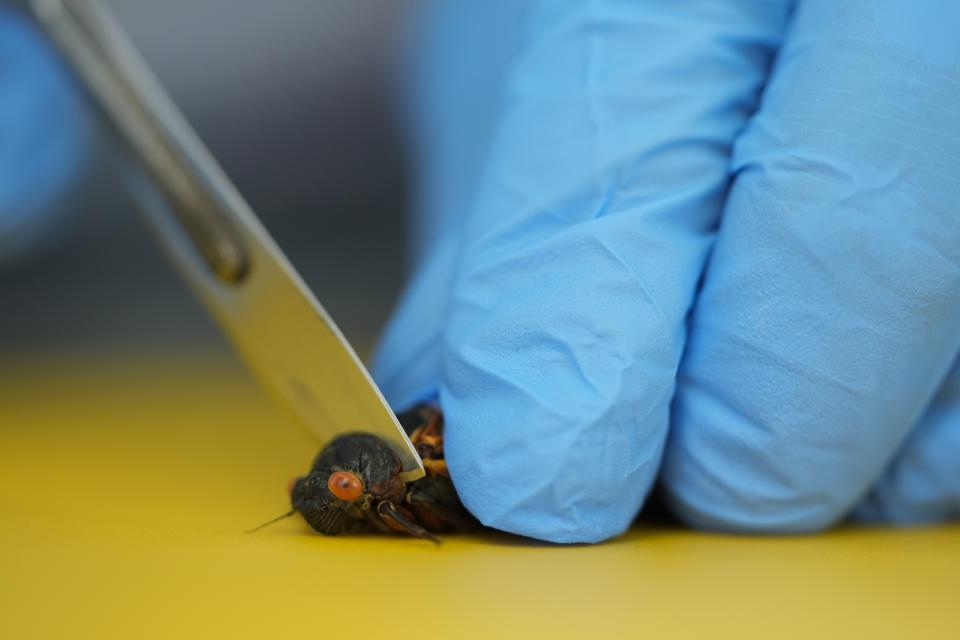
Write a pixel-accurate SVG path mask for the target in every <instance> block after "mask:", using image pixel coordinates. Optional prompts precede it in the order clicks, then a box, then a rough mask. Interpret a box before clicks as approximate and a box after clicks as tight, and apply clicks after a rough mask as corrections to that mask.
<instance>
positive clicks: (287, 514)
mask: <svg viewBox="0 0 960 640" xmlns="http://www.w3.org/2000/svg"><path fill="white" fill-rule="evenodd" d="M296 512H297V510H296V509H291V510H290V511H288V512H287V513H285V514H283V515H282V516H277V517H276V518H274V519H273V520H268V521H267V522H264V523H263V524H261V525H259V526H256V527H254V528H253V529H247V530H246V531H244V533H253V532H254V531H259V530H260V529H263V528H264V527H266V526H269V525H271V524H273V523H274V522H280V521H281V520H283V519H284V518H289V517H290V516H292V515H293V514H295V513H296Z"/></svg>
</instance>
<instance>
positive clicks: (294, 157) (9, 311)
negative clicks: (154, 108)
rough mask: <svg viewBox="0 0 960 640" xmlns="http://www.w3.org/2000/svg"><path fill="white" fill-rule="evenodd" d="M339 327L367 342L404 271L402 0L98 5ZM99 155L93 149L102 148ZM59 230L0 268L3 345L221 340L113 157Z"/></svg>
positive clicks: (177, 0)
mask: <svg viewBox="0 0 960 640" xmlns="http://www.w3.org/2000/svg"><path fill="white" fill-rule="evenodd" d="M108 4H109V5H111V7H112V8H113V9H114V11H115V13H116V14H117V16H118V17H119V18H120V20H121V22H122V23H123V25H124V26H125V27H126V29H127V31H128V33H129V34H130V35H131V37H132V39H133V40H134V42H135V44H136V45H137V46H138V48H139V49H140V50H141V52H142V53H143V55H144V57H145V58H146V59H147V62H148V63H149V64H150V66H151V67H152V68H153V70H154V71H155V72H156V74H157V75H158V76H159V78H160V80H161V81H162V82H163V84H164V85H165V86H166V88H167V89H168V90H169V92H170V93H171V94H172V95H173V97H174V99H175V101H176V102H177V103H178V104H179V105H180V107H181V109H182V110H183V111H184V112H185V113H186V115H187V118H188V119H189V120H190V122H191V123H192V124H193V126H194V127H195V128H196V129H197V131H198V132H199V134H200V136H201V138H203V140H204V141H205V142H206V144H207V145H208V146H209V147H210V149H211V150H212V151H213V153H214V155H215V156H216V157H217V158H218V160H219V161H220V162H221V164H222V165H223V166H224V168H225V169H226V171H227V174H228V175H229V176H230V177H231V178H232V179H233V181H234V182H235V184H236V185H237V186H238V187H239V189H240V191H241V192H242V193H243V195H244V196H245V197H246V198H247V200H248V201H249V202H250V204H251V205H252V206H253V209H254V210H255V211H256V212H257V213H258V214H259V215H260V217H261V219H262V220H263V221H264V223H265V224H266V226H267V228H268V229H269V230H270V231H271V233H272V234H273V235H274V237H275V238H276V239H277V241H278V242H279V244H280V246H281V247H282V248H283V249H284V250H285V251H286V252H287V254H288V255H289V256H290V258H291V259H292V261H293V263H294V265H295V266H296V267H297V268H298V269H299V270H300V271H301V273H302V275H303V276H304V277H305V279H306V280H307V282H308V284H309V285H310V286H311V288H312V289H313V290H314V292H315V293H317V295H318V297H319V298H320V299H321V301H322V302H323V303H324V305H325V306H326V307H327V309H328V311H330V313H331V314H332V315H333V317H334V318H335V319H336V320H337V322H338V324H339V325H340V326H341V328H342V329H343V331H344V332H345V333H346V334H347V336H348V337H349V338H350V339H351V341H353V342H354V343H355V344H357V345H358V347H359V348H360V349H361V351H365V350H366V349H367V348H369V345H370V344H371V343H372V341H373V339H374V338H375V336H376V334H377V333H378V331H379V329H380V327H381V326H382V324H383V323H384V322H385V320H386V317H387V315H388V313H389V310H390V308H391V306H392V304H393V302H394V300H395V298H396V296H397V293H398V290H399V287H400V285H401V281H402V278H403V273H404V262H405V261H404V242H405V224H404V216H405V214H406V211H405V209H406V206H407V194H406V190H407V186H406V182H407V181H406V174H405V169H404V164H403V160H402V153H401V150H400V143H399V138H400V136H399V132H398V127H397V126H396V121H397V116H396V114H395V108H394V103H395V96H394V94H395V86H396V82H397V79H396V77H395V75H396V74H395V66H396V59H397V53H396V51H397V43H396V40H397V38H398V35H399V32H400V30H401V29H402V26H403V20H404V17H405V15H404V14H405V11H406V10H407V8H408V6H407V3H405V2H402V1H400V0H282V1H279V2H262V1H259V0H189V1H188V0H165V1H164V2H153V1H149V0H109V1H108ZM104 153H105V152H104ZM92 162H94V167H95V168H94V170H93V171H92V174H91V177H90V179H89V180H88V183H87V187H88V188H87V189H86V194H85V195H83V196H82V197H80V198H77V199H75V200H74V201H73V202H71V203H68V204H66V205H65V206H70V207H72V208H76V211H75V215H73V216H72V219H71V221H70V224H68V225H66V226H63V227H62V228H60V229H58V233H57V234H56V235H55V237H54V238H52V240H51V241H50V242H48V243H47V244H46V245H45V246H44V247H43V248H42V250H41V251H38V252H34V254H33V255H31V256H29V257H28V258H27V259H25V260H20V261H19V262H16V263H14V264H7V265H4V266H3V268H0V309H2V312H0V350H2V351H8V352H9V351H11V350H19V349H22V348H27V349H34V348H37V347H42V348H53V349H59V348H64V347H93V348H100V347H103V346H110V347H118V348H122V347H124V346H136V347H137V348H142V347H144V346H147V347H159V348H165V347H167V346H169V345H171V344H172V343H175V344H179V345H183V344H185V345H197V344H209V345H213V346H214V348H216V349H221V348H223V343H222V341H221V339H220V338H219V337H218V335H217V331H216V329H215V328H214V326H213V324H212V323H211V322H210V320H208V318H207V317H206V315H205V313H204V311H203V310H202V308H201V307H200V306H199V304H198V303H197V302H195V301H194V300H193V299H192V297H191V294H190V293H189V291H188V290H187V289H186V287H185V286H184V285H183V284H182V283H181V282H180V280H179V279H178V277H177V276H176V274H175V273H174V271H173V270H172V269H171V268H170V267H169V265H168V264H167V263H166V261H165V258H164V257H163V255H162V254H161V253H160V251H159V248H158V247H157V245H156V243H155V242H154V241H153V238H152V237H151V236H150V234H149V232H148V231H147V228H146V226H145V224H143V222H142V221H141V220H140V218H139V214H138V213H137V212H136V210H135V208H134V207H133V205H132V204H131V201H130V200H129V199H128V198H127V197H126V195H125V194H124V192H123V190H122V187H121V184H120V181H119V180H118V179H117V177H116V175H115V171H114V170H113V169H112V167H111V165H110V163H109V162H106V161H104V158H102V157H95V158H93V159H92Z"/></svg>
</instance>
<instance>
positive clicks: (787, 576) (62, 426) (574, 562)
mask: <svg viewBox="0 0 960 640" xmlns="http://www.w3.org/2000/svg"><path fill="white" fill-rule="evenodd" d="M317 448H318V443H317V442H315V441H314V440H313V438H312V436H310V435H309V434H308V433H307V431H306V430H305V429H303V428H301V427H300V426H299V425H297V424H295V423H294V422H292V421H291V420H290V419H288V418H287V416H285V415H284V414H282V413H281V412H280V411H278V410H277V409H276V408H275V407H274V406H273V404H272V403H270V402H269V401H268V400H267V399H266V398H264V397H263V396H262V394H261V393H260V391H259V389H258V388H257V387H256V386H255V385H254V384H253V383H252V382H251V381H250V380H249V379H248V378H247V377H246V375H245V374H244V373H243V372H242V371H241V370H240V369H239V367H238V366H237V365H235V364H234V363H232V362H224V361H222V360H209V359H202V358H197V357H186V356H184V357H177V356H166V357H156V356H152V357H147V356H142V357H140V358H139V359H136V358H122V357H118V358H115V359H111V360H103V359H97V358H77V359H65V358H58V359H49V358H48V359H36V358H34V359H29V360H26V359H24V360H19V361H9V360H8V361H6V362H5V363H4V365H3V369H2V371H0V637H2V638H46V637H55V636H59V637H69V638H79V637H93V638H104V637H118V638H119V637H124V638H133V637H136V638H143V637H158V638H160V637H162V638H173V637H227V636H229V637H234V638H239V637H256V638H278V637H317V638H323V637H333V636H335V635H344V634H350V635H351V636H352V637H369V638H376V637H384V638H387V637H390V638H395V637H404V636H408V637H413V636H421V635H429V636H433V637H443V636H447V637H465V636H466V637H490V636H494V635H495V636H500V637H513V636H520V635H524V636H533V637H542V636H550V637H573V636H590V637H594V636H601V635H602V636H609V637H623V636H630V637H636V636H644V637H652V638H658V637H665V636H667V637H669V636H678V635H679V636H694V635H700V636H704V637H718V636H728V635H729V636H731V637H745V636H765V637H784V636H790V637H868V638H869V637H902V636H904V635H906V634H909V635H911V636H914V637H945V638H953V637H958V634H960V614H958V613H957V606H956V602H957V591H956V584H957V580H958V578H960V527H958V526H949V527H941V528H930V529H916V530H863V529H860V530H858V529H853V528H845V529H841V530H837V531H834V532H831V533H829V534H826V535H821V536H810V537H782V538H758V537H737V536H721V535H711V534H704V533H697V532H690V531H683V530H675V529H669V528H657V527H637V528H635V529H634V530H632V531H631V532H629V533H628V534H627V535H626V536H623V537H621V538H619V539H617V540H614V541H611V542H609V543H606V544H602V545H597V546H574V547H561V546H553V545H541V544H537V543H533V542H529V541H524V540H520V539H517V538H512V537H510V536H506V535H499V534H496V533H493V532H490V533H483V534H477V535H470V536H454V537H450V536H448V537H445V538H444V543H443V545H441V546H439V547H437V546H435V545H433V544H431V543H430V542H427V541H423V540H415V539H408V538H399V537H398V538H384V537H374V536H366V537H349V538H325V537H322V536H318V535H315V534H312V533H311V532H310V531H309V529H308V528H307V527H306V525H305V524H303V522H302V521H301V520H300V519H299V518H290V519H287V520H284V521H282V522H279V523H277V524H275V525H273V526H272V527H270V528H267V529H263V530H261V531H259V532H257V533H253V534H245V533H243V531H244V530H245V529H248V528H250V527H252V526H254V525H257V524H259V523H261V522H263V521H265V520H267V519H269V518H270V517H272V516H275V515H277V514H279V513H282V512H283V511H285V510H286V509H287V502H286V495H285V490H284V486H285V484H286V481H287V479H288V478H289V477H291V476H293V475H295V474H298V473H301V472H302V471H304V470H305V469H306V468H307V467H308V466H309V463H310V461H311V459H312V457H313V455H314V454H315V453H316V450H317Z"/></svg>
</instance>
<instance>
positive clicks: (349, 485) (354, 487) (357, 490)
mask: <svg viewBox="0 0 960 640" xmlns="http://www.w3.org/2000/svg"><path fill="white" fill-rule="evenodd" d="M327 489H329V490H330V493H332V494H333V495H335V496H336V497H338V498H340V499H341V500H343V501H344V502H353V501H354V500H356V499H357V498H359V497H360V496H361V495H362V494H363V483H362V482H360V478H358V477H357V476H356V474H353V473H350V472H349V471H334V472H333V473H331V474H330V478H329V479H328V480H327Z"/></svg>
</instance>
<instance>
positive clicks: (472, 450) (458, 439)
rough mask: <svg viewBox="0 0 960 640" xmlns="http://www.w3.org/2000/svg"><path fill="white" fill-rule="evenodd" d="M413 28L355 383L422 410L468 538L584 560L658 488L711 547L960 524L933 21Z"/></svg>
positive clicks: (941, 43) (669, 19)
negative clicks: (848, 526)
mask: <svg viewBox="0 0 960 640" xmlns="http://www.w3.org/2000/svg"><path fill="white" fill-rule="evenodd" d="M432 20H433V23H432V24H428V25H427V27H429V28H425V30H426V31H427V33H428V34H432V35H430V36H429V37H428V38H427V44H426V45H425V47H424V49H423V52H422V57H423V60H424V61H425V62H426V66H425V67H424V68H423V69H424V70H423V73H422V75H421V81H420V90H419V92H418V93H417V96H416V99H415V104H414V106H415V107H418V110H416V112H417V113H418V114H419V119H418V128H419V132H420V134H421V135H420V137H421V139H423V140H424V143H423V144H422V145H421V146H420V148H419V149H418V150H417V153H418V155H419V160H420V165H421V166H422V168H423V169H422V175H421V181H422V183H423V185H424V186H423V189H422V192H421V194H420V196H421V198H420V203H419V204H420V208H421V210H422V214H423V215H422V218H421V220H420V221H419V223H418V226H416V227H415V229H414V233H413V235H414V238H415V240H416V241H417V244H418V254H417V256H418V257H417V265H416V270H415V275H414V277H413V279H412V281H411V283H410V285H409V288H408V290H407V291H406V293H405V295H404V297H403V299H402V301H401V303H400V305H399V308H398V310H397V311H396V315H395V317H394V318H393V320H392V322H391V324H390V325H389V327H388V329H387V331H386V333H385V336H384V338H383V341H382V345H381V348H380V350H379V353H378V356H377V358H376V361H375V366H374V375H375V377H376V378H377V380H378V381H379V383H380V384H381V386H382V388H383V389H384V390H385V392H386V394H387V397H388V399H389V400H390V401H391V402H392V403H393V404H394V405H396V406H398V407H399V406H404V405H407V404H410V403H411V402H413V401H415V400H418V399H424V398H438V399H439V402H440V403H441V405H442V406H443V408H444V410H445V412H446V414H447V419H448V425H449V426H448V428H447V437H446V438H447V439H446V453H447V460H448V463H449V467H450V471H451V474H452V476H453V479H454V481H455V483H456V485H457V487H458V488H459V491H460V493H461V497H462V498H463V501H464V503H465V504H466V505H467V507H468V508H469V509H470V510H471V511H473V512H474V513H475V514H476V515H477V516H478V517H479V518H480V520H481V521H483V522H484V523H486V524H488V525H490V526H493V527H497V528H499V529H504V530H507V531H512V532H516V533H520V534H524V535H528V536H533V537H536V538H542V539H545V540H552V541H558V542H580V541H597V540H602V539H604V538H607V537H610V536H613V535H615V534H617V533H619V532H621V531H623V530H624V528H625V527H627V526H628V525H629V523H630V522H631V520H632V519H633V517H634V516H635V514H636V513H637V511H638V509H639V508H640V507H641V505H642V503H643V501H644V499H645V497H646V496H647V495H648V492H649V491H650V489H651V486H652V485H653V483H654V481H655V480H656V479H657V478H658V477H659V481H660V482H661V483H662V487H663V490H664V493H665V495H666V496H667V498H668V500H669V502H670V504H672V506H673V508H674V509H675V511H676V512H677V513H678V514H679V515H680V516H681V517H682V518H683V519H685V520H686V521H687V522H689V523H691V524H693V525H696V526H701V527H708V528H716V529H726V530H739V531H770V532H779V531H810V530H816V529H820V528H822V527H825V526H828V525H830V524H831V523H834V522H836V521H837V520H838V519H840V518H843V517H844V516H846V515H847V514H849V513H851V512H852V511H855V510H856V511H857V512H858V513H859V514H860V515H861V516H862V517H869V518H874V519H882V520H892V521H896V522H915V521H932V520H938V519H942V518H947V517H951V516H956V515H958V513H960V370H958V369H956V368H954V369H953V372H952V373H950V370H951V367H952V366H954V365H953V363H954V362H955V360H956V359H957V356H958V353H960V39H958V38H957V37H956V25H957V24H960V5H958V4H957V3H955V2H948V1H947V0H942V1H936V0H928V1H924V2H912V3H905V2H900V1H899V0H876V1H874V2H859V1H854V0H799V1H798V2H797V3H796V6H793V3H792V2H788V1H784V0H780V1H771V0H753V1H745V0H716V1H713V0H711V1H710V2H702V3H676V2H616V1H613V0H596V1H592V2H584V1H583V0H568V1H563V2H561V1H556V0H554V1H549V2H548V1H543V2H524V3H518V2H512V1H511V0H502V1H500V2H490V3H476V2H471V1H470V0H463V1H462V2H448V3H445V6H444V8H441V9H439V10H438V13H436V14H434V15H433V17H432ZM711 248H712V251H711ZM691 310H692V312H691ZM681 356H682V362H681ZM858 505H861V506H860V507H859V509H858Z"/></svg>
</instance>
